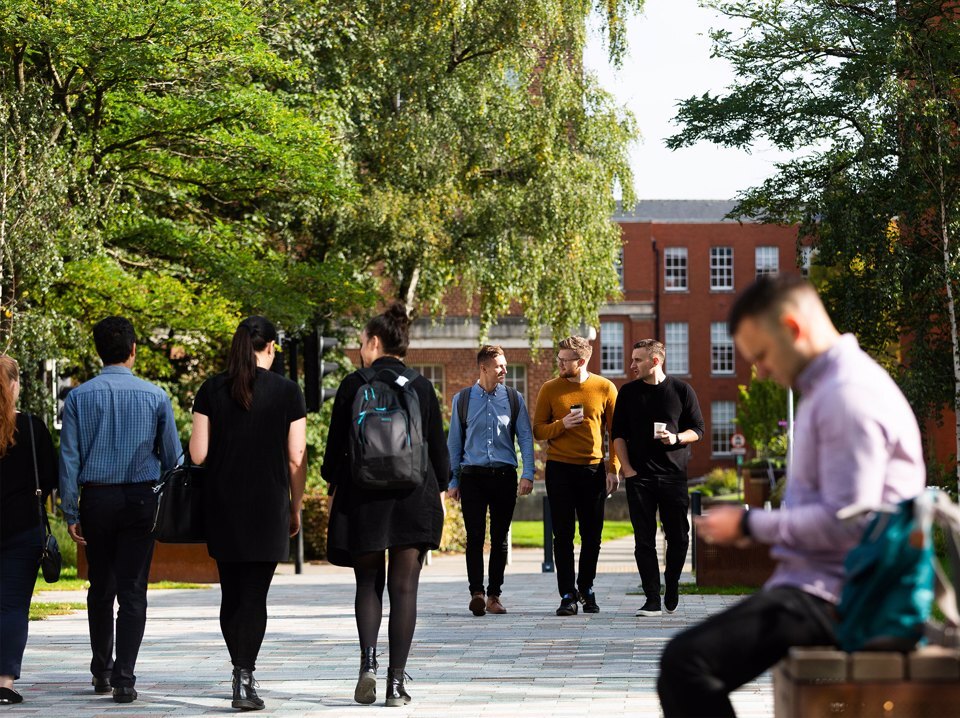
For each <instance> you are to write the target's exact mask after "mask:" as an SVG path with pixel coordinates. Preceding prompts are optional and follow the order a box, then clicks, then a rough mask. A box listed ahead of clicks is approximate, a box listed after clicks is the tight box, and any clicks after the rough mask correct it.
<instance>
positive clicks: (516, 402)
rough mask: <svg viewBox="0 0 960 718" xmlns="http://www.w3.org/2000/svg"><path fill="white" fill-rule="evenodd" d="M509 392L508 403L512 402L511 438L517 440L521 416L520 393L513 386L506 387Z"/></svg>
mask: <svg viewBox="0 0 960 718" xmlns="http://www.w3.org/2000/svg"><path fill="white" fill-rule="evenodd" d="M503 388H504V389H506V390H507V401H509V402H510V438H511V439H514V440H515V439H516V438H517V417H518V416H520V397H519V394H520V393H519V392H518V391H517V390H516V389H514V388H513V387H512V386H504V387H503Z"/></svg>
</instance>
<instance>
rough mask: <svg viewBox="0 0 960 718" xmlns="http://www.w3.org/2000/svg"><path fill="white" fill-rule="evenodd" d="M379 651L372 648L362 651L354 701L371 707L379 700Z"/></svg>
mask: <svg viewBox="0 0 960 718" xmlns="http://www.w3.org/2000/svg"><path fill="white" fill-rule="evenodd" d="M378 667H379V666H378V665H377V649H376V648H373V647H370V648H364V649H363V650H362V651H360V676H359V677H358V678H357V688H356V690H355V691H354V692H353V700H355V701H356V702H357V703H363V704H364V705H369V704H370V703H373V702H374V701H375V700H377V668H378Z"/></svg>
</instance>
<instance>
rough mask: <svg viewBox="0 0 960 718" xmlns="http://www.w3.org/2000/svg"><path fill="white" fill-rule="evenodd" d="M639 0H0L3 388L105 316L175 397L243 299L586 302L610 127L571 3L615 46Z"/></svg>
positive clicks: (303, 309)
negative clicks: (134, 341) (136, 337)
mask: <svg viewBox="0 0 960 718" xmlns="http://www.w3.org/2000/svg"><path fill="white" fill-rule="evenodd" d="M640 5H641V0H615V1H614V2H609V1H606V0H605V1H604V2H601V1H600V0H592V1H591V0H580V1H575V0H536V1H534V2H529V3H523V4H521V5H517V4H516V3H508V2H506V1H503V0H489V1H487V2H475V1H470V0H444V1H442V2H436V3H414V2H400V1H398V0H386V1H382V0H377V2H367V1H365V0H360V1H358V2H349V3H348V2H340V1H339V0H329V1H326V2H321V1H320V0H294V1H293V2H288V3H279V2H276V1H275V0H252V1H251V0H217V2H213V0H142V1H141V2H138V3H127V2H119V0H97V1H96V2H94V1H93V0H41V1H40V2H37V1H36V0H10V2H7V3H4V4H3V7H2V8H0V51H2V54H3V57H2V63H0V113H2V121H0V349H2V350H4V351H9V352H12V353H13V354H14V355H15V356H17V358H19V359H20V360H21V363H22V364H23V365H24V369H25V389H26V390H27V396H26V399H27V404H28V405H31V403H33V402H39V401H40V394H41V392H42V387H41V384H40V382H39V378H40V371H41V370H40V367H41V366H42V360H44V359H65V360H67V362H68V363H71V364H73V365H74V366H77V367H79V368H81V373H85V374H89V373H90V372H92V371H93V369H94V367H95V365H96V364H95V359H94V356H93V352H92V346H91V340H90V337H89V327H90V326H91V325H92V324H93V323H94V322H95V321H96V320H97V319H99V318H101V317H102V316H105V315H108V314H122V315H126V316H129V317H131V319H133V321H134V323H135V325H136V326H137V328H138V330H139V332H140V342H141V344H140V348H141V351H140V353H139V357H140V359H139V362H138V367H139V369H140V371H141V372H142V373H143V374H145V375H147V376H149V377H151V378H154V379H159V380H164V381H167V382H169V384H170V386H171V389H172V390H174V393H178V392H179V393H181V394H183V393H184V392H187V394H189V388H190V387H191V386H195V383H196V381H197V378H198V377H202V376H203V375H204V374H207V373H209V372H210V371H212V370H214V369H216V368H218V365H219V361H220V359H219V357H220V355H221V354H222V352H223V350H224V348H225V346H226V344H227V341H226V340H227V338H228V337H229V335H230V333H231V332H232V331H233V329H234V327H235V326H236V323H237V321H238V319H239V318H240V317H241V316H242V315H243V314H246V313H252V312H258V313H263V314H266V315H268V316H270V317H271V318H272V319H274V320H275V321H276V322H277V323H278V324H279V325H280V326H282V327H284V328H285V329H286V330H287V331H288V332H297V331H300V330H301V329H303V328H307V327H327V328H329V327H330V326H332V325H334V324H336V323H338V322H339V321H340V320H341V318H342V317H344V316H348V315H350V314H357V315H362V314H363V313H365V312H367V311H369V308H370V307H372V305H373V304H374V303H375V301H376V300H377V298H378V294H379V292H380V291H381V290H382V288H383V287H386V288H387V290H388V291H392V292H394V293H395V294H396V295H397V296H398V297H399V298H402V299H405V300H407V301H408V303H410V304H411V305H412V306H415V307H418V308H422V309H423V310H424V311H428V312H437V311H440V310H442V306H443V304H442V301H441V300H442V297H443V295H444V293H445V292H446V291H447V290H448V289H449V288H450V287H451V286H452V285H454V284H455V283H456V282H462V283H463V284H464V285H465V287H467V288H468V289H470V290H471V291H474V292H476V294H477V295H478V296H479V308H480V311H481V314H482V318H483V322H484V325H485V326H487V325H489V324H490V323H491V322H493V321H494V320H495V318H496V316H497V315H498V314H499V313H502V312H504V311H506V310H507V308H508V307H510V306H511V304H512V303H514V302H515V303H518V304H519V305H520V306H521V308H522V309H523V311H524V314H525V316H526V317H527V319H528V320H529V322H530V326H531V336H536V335H538V334H539V329H540V327H541V326H550V327H552V328H553V329H554V332H555V333H558V334H559V333H564V332H565V331H566V330H567V328H568V327H570V326H572V325H575V324H577V323H579V322H580V321H583V320H585V319H587V320H589V319H590V318H594V317H595V316H596V313H597V309H598V307H599V305H600V304H601V303H602V302H603V301H605V300H606V299H607V298H608V297H609V296H610V295H611V294H613V293H615V292H616V289H617V280H616V275H615V271H614V263H615V259H616V256H617V249H618V247H619V233H618V231H617V228H616V226H615V225H614V224H613V223H612V222H611V221H610V215H611V213H612V209H613V206H614V204H613V201H614V193H615V191H616V190H617V188H618V187H619V188H620V189H621V190H622V191H623V193H624V198H625V200H627V201H630V199H631V197H632V179H631V176H630V170H629V166H628V163H627V154H626V152H627V146H628V144H629V142H630V141H631V140H632V138H633V136H634V134H635V129H634V124H633V119H632V117H630V115H629V114H628V113H626V112H625V111H623V110H622V109H620V108H618V107H616V106H615V105H614V103H613V102H612V100H611V98H610V97H609V96H608V95H607V94H606V93H604V92H603V91H602V90H600V88H599V87H598V86H597V84H596V82H595V81H594V80H593V78H591V77H590V76H589V75H588V74H586V73H585V72H584V71H583V69H582V67H581V62H580V58H581V54H582V50H583V46H584V42H585V32H586V31H585V22H586V19H587V17H588V15H589V14H590V13H591V12H593V11H597V12H599V13H600V14H601V16H602V17H603V18H604V24H605V29H606V32H607V35H606V37H607V45H608V48H609V50H610V55H611V57H612V58H613V59H614V60H615V61H616V60H617V59H618V58H619V57H621V56H622V54H623V52H624V51H625V37H624V20H625V18H626V17H627V16H628V15H629V13H630V12H633V11H635V10H637V9H639V7H640ZM568 268H569V269H568ZM570 270H573V271H570ZM187 394H183V395H184V396H186V395H187ZM33 405H34V406H39V405H38V404H36V403H33Z"/></svg>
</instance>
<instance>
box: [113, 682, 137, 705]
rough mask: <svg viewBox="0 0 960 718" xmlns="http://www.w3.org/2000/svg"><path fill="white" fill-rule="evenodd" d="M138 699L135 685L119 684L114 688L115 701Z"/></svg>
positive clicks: (128, 701)
mask: <svg viewBox="0 0 960 718" xmlns="http://www.w3.org/2000/svg"><path fill="white" fill-rule="evenodd" d="M135 700H137V690H136V688H134V687H133V686H118V687H116V688H114V689H113V701H114V703H133V702H134V701H135Z"/></svg>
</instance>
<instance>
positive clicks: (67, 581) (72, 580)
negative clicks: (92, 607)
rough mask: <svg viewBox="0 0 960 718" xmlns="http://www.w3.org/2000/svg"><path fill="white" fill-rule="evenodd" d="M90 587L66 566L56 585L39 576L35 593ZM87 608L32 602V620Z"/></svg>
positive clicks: (159, 585)
mask: <svg viewBox="0 0 960 718" xmlns="http://www.w3.org/2000/svg"><path fill="white" fill-rule="evenodd" d="M89 586H90V582H89V581H87V580H86V579H85V578H77V569H76V567H75V566H64V567H63V569H62V570H61V571H60V580H59V581H57V582H56V583H47V582H46V581H44V580H43V576H42V575H40V574H39V573H38V574H37V583H36V586H35V587H34V590H35V591H83V590H86V589H87V588H88V587H89ZM147 587H148V588H149V589H151V590H157V589H165V588H210V586H208V585H206V584H202V583H183V582H180V581H158V582H156V583H151V584H148V585H147ZM86 608H87V604H86V603H79V602H76V601H72V602H68V601H37V600H33V601H31V602H30V620H31V621H42V620H43V619H44V618H46V617H47V616H61V615H63V614H66V613H73V612H74V611H83V610H85V609H86Z"/></svg>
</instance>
